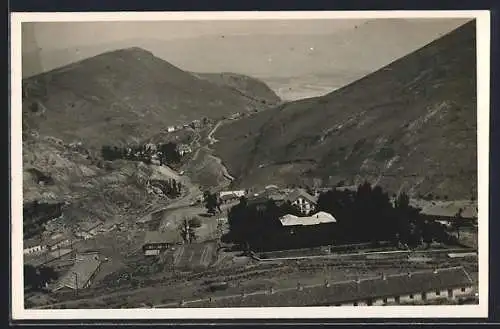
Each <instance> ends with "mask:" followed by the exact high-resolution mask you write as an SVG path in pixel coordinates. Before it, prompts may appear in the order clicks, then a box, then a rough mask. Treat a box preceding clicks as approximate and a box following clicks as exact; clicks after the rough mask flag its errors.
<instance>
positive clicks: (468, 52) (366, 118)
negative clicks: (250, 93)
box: [216, 21, 477, 198]
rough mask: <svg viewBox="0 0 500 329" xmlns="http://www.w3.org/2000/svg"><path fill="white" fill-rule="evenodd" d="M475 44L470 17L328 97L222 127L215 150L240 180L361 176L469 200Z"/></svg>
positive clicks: (352, 179)
mask: <svg viewBox="0 0 500 329" xmlns="http://www.w3.org/2000/svg"><path fill="white" fill-rule="evenodd" d="M475 46H476V45H475V22H474V21H472V22H469V23H467V24H465V25H463V26H461V27H459V28H458V29H456V30H454V31H452V32H451V33H449V34H447V35H445V36H443V37H441V38H440V39H438V40H436V41H434V42H432V43H430V44H428V45H427V46H425V47H423V48H421V49H419V50H417V51H416V52H414V53H411V54H409V55H407V56H405V57H403V58H401V59H399V60H397V61H395V62H393V63H391V64H390V65H388V66H386V67H384V68H382V69H380V70H379V71H377V72H375V73H373V74H370V75H368V76H366V77H364V78H363V79H360V80H358V81H356V82H354V83H352V84H350V85H348V86H346V87H344V88H342V89H339V90H337V91H335V92H332V93H330V94H328V95H326V96H322V97H318V98H313V99H307V100H302V101H296V102H292V103H289V104H285V105H283V106H281V107H280V108H278V109H277V110H276V111H267V112H263V113H260V114H258V115H255V116H253V117H250V118H246V119H244V120H240V121H238V122H235V123H233V124H230V125H226V126H223V127H221V128H220V129H219V130H218V132H217V134H216V138H217V139H218V140H219V141H220V142H219V143H218V144H217V152H218V154H219V155H220V156H221V158H222V159H223V161H224V162H225V164H226V165H227V166H228V167H229V170H230V172H231V173H232V175H233V176H236V177H238V180H237V181H236V182H235V184H238V185H241V186H252V185H267V184H271V183H278V184H293V183H300V181H301V180H302V179H306V180H307V181H312V180H313V179H314V178H317V179H321V180H322V182H323V184H335V183H337V182H338V181H340V180H344V181H345V183H346V184H351V183H359V182H361V181H362V180H364V179H368V180H370V181H371V182H373V183H378V184H380V185H382V186H384V187H386V188H388V189H389V190H391V191H393V192H398V191H400V190H406V191H409V192H410V193H413V194H428V193H433V194H434V195H439V196H441V197H449V198H461V197H467V198H468V197H470V196H471V194H472V193H474V194H475V192H476V188H477V154H476V153H477V145H476V144H477V143H476V47H475ZM316 182H317V181H316Z"/></svg>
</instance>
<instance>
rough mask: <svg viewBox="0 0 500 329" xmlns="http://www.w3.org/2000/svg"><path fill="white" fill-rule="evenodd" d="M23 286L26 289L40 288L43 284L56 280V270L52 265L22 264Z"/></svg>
mask: <svg viewBox="0 0 500 329" xmlns="http://www.w3.org/2000/svg"><path fill="white" fill-rule="evenodd" d="M23 276H24V288H25V289H28V290H41V289H43V288H45V286H46V285H47V284H48V283H50V282H52V281H54V280H57V278H58V275H57V272H56V271H54V269H53V268H52V267H45V266H42V267H39V268H36V267H34V266H32V265H28V264H27V265H24V273H23Z"/></svg>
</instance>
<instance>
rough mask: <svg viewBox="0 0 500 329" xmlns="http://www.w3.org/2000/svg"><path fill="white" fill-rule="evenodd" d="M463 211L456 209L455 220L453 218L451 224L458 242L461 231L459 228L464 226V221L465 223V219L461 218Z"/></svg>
mask: <svg viewBox="0 0 500 329" xmlns="http://www.w3.org/2000/svg"><path fill="white" fill-rule="evenodd" d="M463 211H464V210H463V209H462V208H460V209H458V211H457V213H456V214H455V218H454V220H453V224H452V225H453V228H454V229H455V231H456V232H457V239H458V240H460V230H461V228H462V227H464V226H465V225H466V221H465V219H464V218H463V216H462V214H463Z"/></svg>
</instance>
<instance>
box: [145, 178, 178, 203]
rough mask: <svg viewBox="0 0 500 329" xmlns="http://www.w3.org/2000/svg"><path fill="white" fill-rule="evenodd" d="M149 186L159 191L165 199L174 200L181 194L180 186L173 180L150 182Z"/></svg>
mask: <svg viewBox="0 0 500 329" xmlns="http://www.w3.org/2000/svg"><path fill="white" fill-rule="evenodd" d="M149 184H150V185H151V186H153V187H155V188H158V189H159V190H161V192H162V193H163V194H164V195H166V196H167V197H169V198H171V199H174V198H178V197H179V196H181V194H182V184H181V182H178V181H176V180H175V179H169V180H166V181H163V180H150V181H149Z"/></svg>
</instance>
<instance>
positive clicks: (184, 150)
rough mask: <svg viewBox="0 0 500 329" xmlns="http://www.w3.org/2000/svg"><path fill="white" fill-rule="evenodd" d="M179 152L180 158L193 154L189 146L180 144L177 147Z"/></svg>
mask: <svg viewBox="0 0 500 329" xmlns="http://www.w3.org/2000/svg"><path fill="white" fill-rule="evenodd" d="M177 152H179V155H180V156H183V155H185V154H188V153H191V152H192V150H191V147H190V146H189V145H187V144H180V145H178V146H177Z"/></svg>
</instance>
